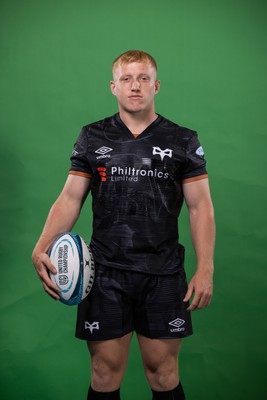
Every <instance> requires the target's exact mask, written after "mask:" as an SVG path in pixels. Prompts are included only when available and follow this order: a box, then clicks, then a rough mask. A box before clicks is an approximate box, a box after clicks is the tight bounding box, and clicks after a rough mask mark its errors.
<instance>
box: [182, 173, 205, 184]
mask: <svg viewBox="0 0 267 400" xmlns="http://www.w3.org/2000/svg"><path fill="white" fill-rule="evenodd" d="M206 178H208V174H204V175H198V176H193V177H192V178H188V179H184V180H183V181H182V183H189V182H195V181H200V180H201V179H206Z"/></svg>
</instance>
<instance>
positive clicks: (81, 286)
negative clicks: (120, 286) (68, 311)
mask: <svg viewBox="0 0 267 400" xmlns="http://www.w3.org/2000/svg"><path fill="white" fill-rule="evenodd" d="M48 255H49V257H50V260H51V262H52V264H53V265H54V266H55V268H56V269H57V273H56V274H52V272H50V271H49V276H50V279H51V280H52V282H54V283H55V284H56V285H57V287H58V288H59V289H60V290H61V294H60V301H61V302H62V303H64V304H67V305H76V304H80V303H81V302H82V300H83V299H84V298H85V297H86V296H87V295H88V294H89V293H90V291H91V289H92V286H93V282H94V275H95V265H94V260H93V256H92V253H91V250H90V249H89V247H88V246H87V245H86V243H85V241H84V240H83V239H82V237H81V236H79V235H77V234H75V233H72V232H64V233H62V234H61V235H59V236H58V237H57V238H56V239H55V240H54V242H53V243H52V245H51V247H50V248H49V250H48Z"/></svg>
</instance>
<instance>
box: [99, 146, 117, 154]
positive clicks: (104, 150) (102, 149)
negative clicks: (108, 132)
mask: <svg viewBox="0 0 267 400" xmlns="http://www.w3.org/2000/svg"><path fill="white" fill-rule="evenodd" d="M112 150H113V149H111V148H110V147H106V146H102V147H100V148H99V149H97V150H96V151H95V153H97V154H101V155H104V154H107V153H109V152H110V151H112Z"/></svg>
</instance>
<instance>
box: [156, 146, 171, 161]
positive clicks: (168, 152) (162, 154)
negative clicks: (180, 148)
mask: <svg viewBox="0 0 267 400" xmlns="http://www.w3.org/2000/svg"><path fill="white" fill-rule="evenodd" d="M152 154H153V156H155V155H157V154H158V155H159V156H160V158H161V161H163V160H164V157H170V158H172V150H171V149H165V150H162V149H161V148H160V147H153V152H152Z"/></svg>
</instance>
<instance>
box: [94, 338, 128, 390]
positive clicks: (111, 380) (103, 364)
mask: <svg viewBox="0 0 267 400" xmlns="http://www.w3.org/2000/svg"><path fill="white" fill-rule="evenodd" d="M131 338H132V333H129V334H127V335H125V336H123V337H121V338H118V339H111V340H103V341H95V342H94V341H88V342H87V344H88V349H89V351H90V355H91V387H92V389H93V390H95V391H97V392H113V391H115V390H117V389H119V387H120V385H121V382H122V379H123V376H124V373H125V369H126V364H127V359H128V352H129V347H130V342H131Z"/></svg>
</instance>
